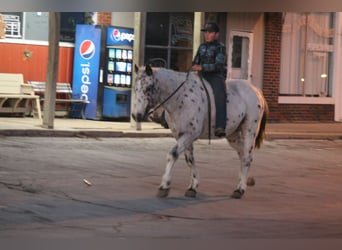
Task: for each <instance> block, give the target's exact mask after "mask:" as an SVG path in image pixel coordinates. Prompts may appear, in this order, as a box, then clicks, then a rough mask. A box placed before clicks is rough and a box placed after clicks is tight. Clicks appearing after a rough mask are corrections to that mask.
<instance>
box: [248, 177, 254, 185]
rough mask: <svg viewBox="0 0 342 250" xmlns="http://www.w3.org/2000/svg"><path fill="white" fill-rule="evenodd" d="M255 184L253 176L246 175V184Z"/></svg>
mask: <svg viewBox="0 0 342 250" xmlns="http://www.w3.org/2000/svg"><path fill="white" fill-rule="evenodd" d="M254 185H255V180H254V178H253V177H248V179H247V186H250V187H251V186H254Z"/></svg>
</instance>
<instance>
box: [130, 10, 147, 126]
mask: <svg viewBox="0 0 342 250" xmlns="http://www.w3.org/2000/svg"><path fill="white" fill-rule="evenodd" d="M145 29H146V13H144V12H135V13H134V45H133V51H134V54H133V66H132V68H133V69H134V65H135V64H136V65H138V66H142V65H143V63H144V51H145ZM132 74H133V80H132V90H131V110H132V109H133V107H134V105H135V91H134V84H135V78H136V73H135V71H134V70H132ZM130 121H131V128H135V129H136V130H141V123H140V122H136V121H134V120H133V119H132V116H131V118H130Z"/></svg>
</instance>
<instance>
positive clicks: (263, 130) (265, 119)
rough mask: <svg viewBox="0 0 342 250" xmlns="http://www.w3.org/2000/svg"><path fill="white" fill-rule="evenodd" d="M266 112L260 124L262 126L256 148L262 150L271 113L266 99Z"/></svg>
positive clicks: (256, 140)
mask: <svg viewBox="0 0 342 250" xmlns="http://www.w3.org/2000/svg"><path fill="white" fill-rule="evenodd" d="M264 106H265V107H264V112H263V114H262V118H261V122H260V126H259V131H258V135H257V137H256V139H255V147H256V148H260V146H261V144H262V142H263V140H264V138H265V136H266V133H265V132H266V122H267V118H268V113H269V109H268V105H267V102H266V100H265V99H264Z"/></svg>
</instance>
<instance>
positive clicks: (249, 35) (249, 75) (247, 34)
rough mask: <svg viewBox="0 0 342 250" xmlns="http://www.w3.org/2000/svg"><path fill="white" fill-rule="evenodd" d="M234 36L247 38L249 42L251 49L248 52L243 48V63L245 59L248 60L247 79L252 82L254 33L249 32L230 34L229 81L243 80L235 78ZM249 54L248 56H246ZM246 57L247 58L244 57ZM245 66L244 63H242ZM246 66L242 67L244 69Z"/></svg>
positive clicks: (235, 31)
mask: <svg viewBox="0 0 342 250" xmlns="http://www.w3.org/2000/svg"><path fill="white" fill-rule="evenodd" d="M234 36H240V37H246V38H248V40H249V44H248V45H249V47H248V52H247V51H246V49H243V48H242V51H241V54H242V59H241V60H242V61H243V60H244V59H245V60H247V62H246V63H247V64H246V63H245V64H244V65H247V67H248V69H247V79H245V80H248V81H251V80H252V77H253V76H252V55H253V33H252V32H248V31H238V30H231V31H230V32H229V40H228V48H229V49H228V52H229V54H228V61H227V79H228V80H229V79H241V78H236V77H233V75H234V69H233V68H232V52H233V38H234ZM245 53H248V54H245ZM244 55H245V56H244ZM241 64H243V62H241ZM243 67H244V66H242V67H241V69H243Z"/></svg>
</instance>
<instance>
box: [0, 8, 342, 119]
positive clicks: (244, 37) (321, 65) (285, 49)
mask: <svg viewBox="0 0 342 250" xmlns="http://www.w3.org/2000/svg"><path fill="white" fill-rule="evenodd" d="M30 15H32V16H33V17H32V18H31V19H30V20H31V22H33V21H34V20H37V19H39V18H41V17H42V16H44V15H46V13H40V14H39V15H40V16H39V15H38V16H37V13H26V14H23V16H26V17H27V16H30ZM28 20H29V19H28ZM91 20H92V22H93V23H94V24H103V25H116V26H121V27H127V28H134V33H135V45H134V46H135V47H134V61H135V63H137V64H141V65H142V64H144V63H146V62H151V60H152V62H153V63H156V62H158V66H163V67H167V68H171V69H174V70H179V71H187V70H188V69H189V68H190V67H191V61H192V58H193V56H194V53H195V52H196V50H197V47H198V46H199V44H200V43H201V41H202V39H203V34H201V32H200V29H201V27H203V25H204V23H205V22H207V21H215V22H217V23H218V24H219V26H220V30H221V31H220V41H221V42H222V43H224V44H225V45H226V48H227V79H246V80H248V81H251V82H252V84H253V85H255V86H256V87H258V88H259V89H261V90H262V91H263V93H264V95H265V97H266V99H267V101H268V104H269V108H270V116H269V122H332V121H341V120H342V86H341V85H342V81H341V77H342V75H341V73H340V72H339V71H340V70H339V67H338V65H340V61H341V60H342V51H341V49H342V44H341V43H342V38H341V28H342V24H341V23H342V18H341V15H340V13H285V12H282V13H280V12H279V13H256V12H253V13H236V12H234V13H229V12H228V13H224V12H220V13H212V12H206V13H204V12H196V13H193V12H187V13H181V12H177V13H166V12H164V13H157V12H152V13H149V12H147V13H142V12H138V13H133V12H124V13H119V12H98V13H92V14H91ZM23 21H24V22H25V20H24V19H23ZM26 26H27V25H26ZM26 26H25V23H22V27H26ZM30 27H31V28H32V25H31V26H30ZM21 31H23V29H21ZM24 31H25V30H24ZM69 31H70V30H69ZM11 32H12V36H17V37H6V38H5V39H0V51H1V53H2V55H3V60H1V61H0V72H9V73H12V72H13V73H18V72H21V73H24V78H25V81H27V80H36V81H43V80H45V74H46V72H45V71H46V65H47V46H48V45H47V42H46V41H43V40H44V38H41V37H40V36H42V35H41V34H39V35H38V33H37V32H36V33H35V34H36V36H38V38H36V40H35V38H34V37H32V35H30V34H29V33H28V31H27V30H26V31H25V32H26V37H23V38H22V39H20V38H19V37H18V32H17V33H16V32H15V30H12V31H11ZM32 32H34V30H33V31H32ZM19 33H20V30H19ZM65 34H68V33H67V32H66V33H65ZM19 35H20V34H19ZM21 35H22V34H21ZM39 39H40V40H39ZM66 39H67V36H66ZM7 52H9V53H7ZM27 52H29V53H27ZM26 55H31V56H29V57H27V56H26ZM60 55H61V56H60V65H63V66H60V67H59V74H58V81H66V82H71V79H72V65H73V43H72V42H61V43H60ZM155 59H158V60H155Z"/></svg>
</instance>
